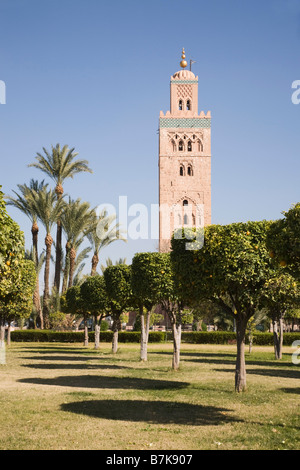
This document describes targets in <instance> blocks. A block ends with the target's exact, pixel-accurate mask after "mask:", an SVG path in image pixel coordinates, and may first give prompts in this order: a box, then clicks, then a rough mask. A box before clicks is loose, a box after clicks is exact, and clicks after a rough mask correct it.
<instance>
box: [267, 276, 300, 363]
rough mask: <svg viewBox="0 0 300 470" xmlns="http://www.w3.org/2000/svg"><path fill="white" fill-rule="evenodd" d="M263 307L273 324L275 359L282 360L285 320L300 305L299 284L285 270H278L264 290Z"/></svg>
mask: <svg viewBox="0 0 300 470" xmlns="http://www.w3.org/2000/svg"><path fill="white" fill-rule="evenodd" d="M262 295H263V305H264V307H265V308H266V309H267V310H268V312H269V315H270V316H271V319H272V324H273V337H274V352H275V359H281V358H282V344H283V318H284V316H285V314H286V312H287V310H288V309H289V308H291V307H295V306H296V305H297V304H299V300H300V291H299V283H298V282H297V281H296V279H295V278H294V277H293V276H291V275H290V274H289V273H288V272H285V269H284V268H280V267H279V268H278V269H277V270H276V273H274V274H273V276H272V277H270V278H269V279H268V280H267V281H266V283H265V285H264V288H263V292H262Z"/></svg>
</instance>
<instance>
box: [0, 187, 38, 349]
mask: <svg viewBox="0 0 300 470" xmlns="http://www.w3.org/2000/svg"><path fill="white" fill-rule="evenodd" d="M35 283H36V273H35V267H34V263H33V262H31V261H29V260H25V250H24V235H23V232H22V231H21V230H20V227H19V226H18V224H17V223H16V222H15V221H14V220H13V219H12V218H11V217H10V216H9V215H8V213H7V211H6V207H5V203H4V200H3V193H2V192H1V191H0V325H1V335H0V340H1V341H3V340H4V325H5V322H10V321H12V320H13V319H15V318H16V317H22V318H24V317H26V316H30V313H31V309H32V301H33V292H34V287H35Z"/></svg>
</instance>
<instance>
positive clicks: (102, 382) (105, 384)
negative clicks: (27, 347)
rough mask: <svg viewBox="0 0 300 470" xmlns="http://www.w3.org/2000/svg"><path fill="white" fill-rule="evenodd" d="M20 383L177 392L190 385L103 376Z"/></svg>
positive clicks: (43, 379)
mask: <svg viewBox="0 0 300 470" xmlns="http://www.w3.org/2000/svg"><path fill="white" fill-rule="evenodd" d="M19 382H22V383H29V384H37V385H55V386H62V387H84V388H99V389H130V390H172V389H174V390H176V389H182V388H185V387H187V386H188V385H189V383H187V382H176V381H171V380H154V379H141V378H138V377H137V378H135V377H113V376H112V377H110V376H103V375H80V376H61V377H55V378H48V379H47V378H39V377H37V378H28V379H20V380H19Z"/></svg>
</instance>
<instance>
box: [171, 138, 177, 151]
mask: <svg viewBox="0 0 300 470" xmlns="http://www.w3.org/2000/svg"><path fill="white" fill-rule="evenodd" d="M171 143H172V149H173V152H176V144H175V140H173V139H172V142H171Z"/></svg>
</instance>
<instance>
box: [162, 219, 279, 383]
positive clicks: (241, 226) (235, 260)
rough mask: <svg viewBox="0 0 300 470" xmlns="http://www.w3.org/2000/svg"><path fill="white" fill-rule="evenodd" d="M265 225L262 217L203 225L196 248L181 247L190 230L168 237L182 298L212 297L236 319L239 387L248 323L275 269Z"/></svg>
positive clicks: (259, 303)
mask: <svg viewBox="0 0 300 470" xmlns="http://www.w3.org/2000/svg"><path fill="white" fill-rule="evenodd" d="M269 225H270V223H269V222H267V221H261V222H247V223H234V224H230V225H210V226H207V227H206V228H205V231H204V244H203V247H202V248H201V249H198V250H188V249H186V248H187V246H186V241H187V239H188V240H191V239H192V238H193V237H192V234H186V233H182V234H180V236H179V235H178V234H176V237H174V238H173V239H172V253H171V258H172V263H173V266H174V271H175V279H176V283H177V289H178V290H179V292H180V295H181V296H182V299H183V300H185V301H186V302H187V303H188V302H189V301H190V300H191V301H197V300H199V299H208V300H212V301H213V302H215V303H217V304H218V305H220V306H221V307H222V309H223V311H225V312H228V313H229V314H230V315H231V316H232V317H233V318H234V319H235V323H236V336H237V357H236V369H235V389H236V391H238V392H241V391H243V390H245V389H246V366H245V334H246V328H247V323H248V320H249V319H250V318H251V317H252V316H253V315H254V313H255V311H256V310H257V309H258V308H260V306H261V303H262V293H263V288H264V285H265V283H266V281H267V280H268V279H269V278H270V277H271V276H272V274H273V273H274V269H273V267H272V264H271V258H270V256H269V253H268V250H267V247H266V234H267V229H268V227H269ZM190 230H191V232H192V231H193V229H190ZM187 235H188V236H187Z"/></svg>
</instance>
